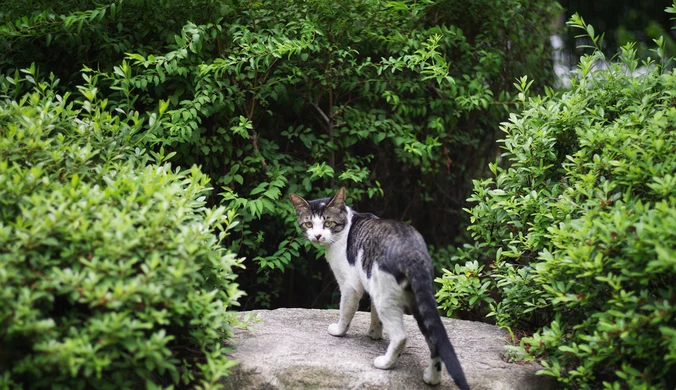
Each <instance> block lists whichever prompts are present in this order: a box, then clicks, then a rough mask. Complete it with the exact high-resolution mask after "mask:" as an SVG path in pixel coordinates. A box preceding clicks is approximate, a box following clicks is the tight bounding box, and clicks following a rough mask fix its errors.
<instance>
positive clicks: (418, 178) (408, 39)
mask: <svg viewBox="0 0 676 390" xmlns="http://www.w3.org/2000/svg"><path fill="white" fill-rule="evenodd" d="M62 3H73V4H72V6H73V7H72V9H73V10H77V11H69V10H68V9H66V6H65V5H59V7H61V8H59V9H54V8H52V9H49V8H48V7H51V6H47V5H45V9H49V10H48V11H43V12H40V13H37V14H34V15H31V16H27V17H23V16H24V15H26V14H27V9H26V7H27V6H26V4H25V3H24V2H17V3H16V4H14V5H13V6H10V7H8V10H9V11H7V14H6V16H5V20H7V21H9V22H10V23H7V24H5V25H4V26H3V27H2V28H0V41H1V43H0V44H2V45H4V46H5V47H6V48H8V49H9V50H8V51H7V52H8V53H9V55H8V56H7V57H6V59H5V62H4V63H3V64H2V65H3V66H4V67H5V68H9V67H13V66H17V64H19V63H21V61H24V58H27V57H25V54H24V53H50V54H49V55H48V56H45V55H43V56H39V55H36V56H34V57H30V56H29V57H28V58H35V59H38V60H42V62H41V63H40V66H43V67H45V69H50V70H51V69H52V67H54V66H56V65H55V64H54V63H53V61H52V59H55V60H56V61H63V62H66V63H68V64H69V65H68V66H63V67H62V69H64V71H67V70H68V69H72V68H75V67H77V66H76V65H73V62H74V63H76V64H85V65H86V66H87V67H88V68H90V69H91V71H90V72H91V74H95V75H98V76H99V78H100V83H99V86H100V88H102V89H104V90H111V93H109V94H108V93H107V96H108V98H109V104H110V105H111V107H116V106H117V105H118V104H132V105H134V106H135V107H137V109H139V110H142V109H146V110H147V109H154V107H156V106H158V105H160V104H161V102H163V103H162V104H164V102H166V104H167V105H168V106H167V121H166V122H165V123H164V124H163V125H162V126H161V127H156V128H153V129H152V130H150V129H146V132H147V135H148V137H147V139H146V142H147V144H152V145H155V146H154V147H155V148H157V147H159V146H160V145H162V146H164V147H165V149H167V150H170V151H174V152H176V153H177V154H176V155H175V156H174V157H173V159H172V161H173V162H174V163H176V164H179V165H181V166H190V165H192V164H198V165H200V166H201V167H202V169H203V171H204V172H205V173H207V174H208V175H210V177H211V178H212V180H213V181H212V182H213V183H214V185H215V186H217V189H218V190H217V191H215V193H214V195H213V196H212V197H211V198H210V199H209V201H210V202H224V203H223V204H227V205H230V206H233V207H236V208H237V210H238V213H239V214H240V215H241V220H242V223H241V224H240V225H239V226H238V227H237V228H236V230H237V231H236V233H234V234H233V236H232V237H233V238H235V240H233V243H232V249H233V250H236V251H237V252H238V253H239V254H241V255H242V256H245V257H246V258H247V259H248V260H247V263H248V266H247V269H246V271H244V273H243V274H242V279H241V280H243V283H245V286H246V288H247V289H248V290H250V291H251V292H252V293H251V294H250V295H249V299H250V301H247V302H246V304H245V307H256V306H257V307H259V306H279V305H293V306H312V305H325V304H326V302H327V301H328V298H330V294H331V293H333V291H334V290H335V288H330V286H331V282H332V276H331V274H330V272H328V270H327V268H326V265H325V264H324V263H323V262H315V261H312V259H314V257H315V255H314V251H312V252H311V253H312V254H306V251H305V249H304V248H306V247H307V243H305V242H301V240H300V239H299V237H297V231H296V228H295V224H294V220H295V218H294V216H293V210H292V208H291V206H290V204H289V202H288V200H287V199H286V197H285V196H284V195H285V194H287V193H289V192H297V193H300V194H303V195H305V196H308V197H316V196H323V195H326V194H328V193H330V192H332V189H333V188H336V187H338V186H339V185H341V186H346V187H348V195H349V197H350V198H351V202H352V204H353V205H355V206H357V207H359V208H361V209H365V210H370V211H375V212H377V213H379V214H381V215H384V216H388V217H391V218H396V219H401V220H406V221H409V222H411V223H413V224H414V225H415V226H417V227H418V228H420V229H421V230H422V232H423V234H424V235H425V236H426V237H427V239H428V241H430V242H431V243H433V244H435V245H437V246H444V245H448V244H451V243H453V242H454V239H455V237H456V236H457V235H458V232H459V226H460V223H461V222H462V221H463V217H462V216H461V214H460V208H461V207H462V206H463V204H464V202H465V199H466V197H467V195H468V193H469V189H470V188H471V178H474V177H476V175H478V174H480V173H481V172H482V171H483V170H484V167H485V165H486V164H485V161H486V160H485V156H486V155H487V154H490V153H491V152H492V151H493V150H494V139H495V136H496V129H497V124H498V122H499V121H500V120H501V118H504V116H505V115H506V112H507V111H508V110H511V109H513V108H514V107H515V101H514V97H513V92H514V91H513V87H512V83H513V80H514V79H515V78H516V77H517V76H521V75H523V74H528V75H529V76H530V77H531V78H534V79H537V80H538V82H539V83H538V84H539V85H543V84H546V83H547V82H548V80H549V78H550V76H551V71H550V70H549V69H550V66H548V61H549V60H548V59H549V51H548V50H547V42H548V38H547V37H548V35H549V28H550V24H549V23H548V22H549V21H550V20H551V19H552V18H553V15H554V13H555V11H556V10H557V6H556V3H555V2H552V1H548V0H536V1H531V0H519V1H514V0H509V1H508V0H501V1H497V2H496V1H494V0H490V1H489V0H474V1H472V2H469V3H462V4H460V3H456V2H447V1H431V0H425V1H381V0H369V1H354V2H336V1H328V0H322V1H301V0H293V1H292V0H285V1H233V0H230V1H218V2H216V1H209V0H206V1H202V2H184V1H172V0H169V1H163V2H160V3H157V4H154V5H153V7H154V8H153V9H152V12H143V9H144V7H147V6H146V5H145V4H146V2H142V1H140V0H125V1H118V2H113V3H110V4H106V5H102V6H100V7H99V8H96V9H94V10H86V9H83V7H84V3H82V2H78V1H69V2H62ZM17 4H19V5H17ZM45 4H46V3H45ZM50 4H51V3H50ZM179 4H180V5H181V7H179ZM178 8H180V9H178ZM60 12H63V13H64V14H63V16H59V13H60ZM181 20H182V21H181ZM176 23H178V24H176ZM172 24H176V25H175V27H174V28H172ZM136 26H137V27H139V28H138V31H137V30H136ZM150 26H159V27H157V29H156V30H157V31H156V30H154V29H155V27H150ZM169 31H171V33H169ZM172 34H176V36H175V37H174V36H173V35H172ZM78 40H81V41H82V42H79V41H78ZM71 41H72V42H71ZM74 47H77V48H78V50H73V48H74ZM123 53H126V54H123ZM73 54H74V60H72V61H69V60H68V58H67V56H68V55H73ZM120 58H123V59H120ZM111 64H113V65H112V66H111ZM62 77H63V78H67V79H69V80H71V79H73V78H74V76H73V75H71V74H68V75H62ZM219 192H222V196H220V197H219V196H217V194H218V193H219ZM279 271H284V272H285V273H284V274H281V273H280V272H279ZM327 287H328V288H327ZM322 289H324V290H322ZM281 291H283V292H284V294H283V295H280V292H281ZM322 291H324V292H326V293H328V294H323V293H322ZM322 296H323V298H322ZM319 302H321V303H319Z"/></svg>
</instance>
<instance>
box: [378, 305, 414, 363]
mask: <svg viewBox="0 0 676 390" xmlns="http://www.w3.org/2000/svg"><path fill="white" fill-rule="evenodd" d="M390 303H392V302H381V304H380V305H377V306H376V307H377V310H378V315H379V316H380V320H381V321H382V322H383V328H385V331H386V332H387V335H388V336H389V338H390V344H389V345H388V346H387V352H385V355H383V356H378V357H377V358H376V359H375V360H374V361H373V365H374V366H375V367H376V368H380V369H381V370H389V369H390V368H392V367H394V365H395V364H396V363H397V360H399V356H400V355H401V353H402V351H403V350H404V347H405V346H406V329H405V328H404V310H403V308H402V307H401V306H399V305H396V304H390Z"/></svg>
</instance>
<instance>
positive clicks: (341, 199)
mask: <svg viewBox="0 0 676 390" xmlns="http://www.w3.org/2000/svg"><path fill="white" fill-rule="evenodd" d="M326 207H335V208H338V209H341V210H342V209H344V208H345V187H343V188H341V189H339V190H338V193H337V194H335V195H334V196H333V198H331V201H329V204H328V205H327V206H326Z"/></svg>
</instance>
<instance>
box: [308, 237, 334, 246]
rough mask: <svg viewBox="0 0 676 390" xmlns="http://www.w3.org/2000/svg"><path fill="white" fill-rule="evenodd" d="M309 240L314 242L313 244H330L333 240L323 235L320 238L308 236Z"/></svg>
mask: <svg viewBox="0 0 676 390" xmlns="http://www.w3.org/2000/svg"><path fill="white" fill-rule="evenodd" d="M308 240H309V241H310V242H311V243H313V244H318V245H330V244H331V241H330V240H329V239H327V238H326V237H324V236H321V237H319V238H317V237H308Z"/></svg>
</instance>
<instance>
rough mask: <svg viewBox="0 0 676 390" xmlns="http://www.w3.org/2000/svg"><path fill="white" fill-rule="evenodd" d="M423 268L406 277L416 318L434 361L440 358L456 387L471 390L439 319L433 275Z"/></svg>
mask: <svg viewBox="0 0 676 390" xmlns="http://www.w3.org/2000/svg"><path fill="white" fill-rule="evenodd" d="M421 268H422V267H421ZM421 268H418V267H415V268H414V269H412V270H410V271H409V272H408V275H406V276H407V278H408V280H409V283H410V284H411V289H412V290H413V293H414V295H415V300H416V303H417V306H418V307H417V309H418V310H417V312H416V310H414V316H415V317H416V320H417V321H418V326H419V327H420V331H421V332H422V333H423V335H424V336H425V338H426V339H427V343H428V344H429V346H430V349H432V351H431V353H432V359H434V358H435V357H437V356H439V357H440V358H441V360H442V361H443V362H444V365H445V366H446V370H448V373H449V374H450V375H451V378H453V381H454V382H455V384H456V386H458V388H460V389H461V390H469V385H468V384H467V379H465V373H464V372H463V371H462V367H461V366H460V361H459V360H458V357H457V356H456V354H455V350H454V349H453V345H452V344H451V341H450V340H449V339H448V334H447V333H446V328H444V324H443V323H442V322H441V317H439V311H438V309H437V301H436V300H435V299H434V284H433V281H432V275H431V274H428V273H427V272H425V271H424V270H423V269H424V268H423V269H421ZM425 268H426V267H425Z"/></svg>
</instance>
